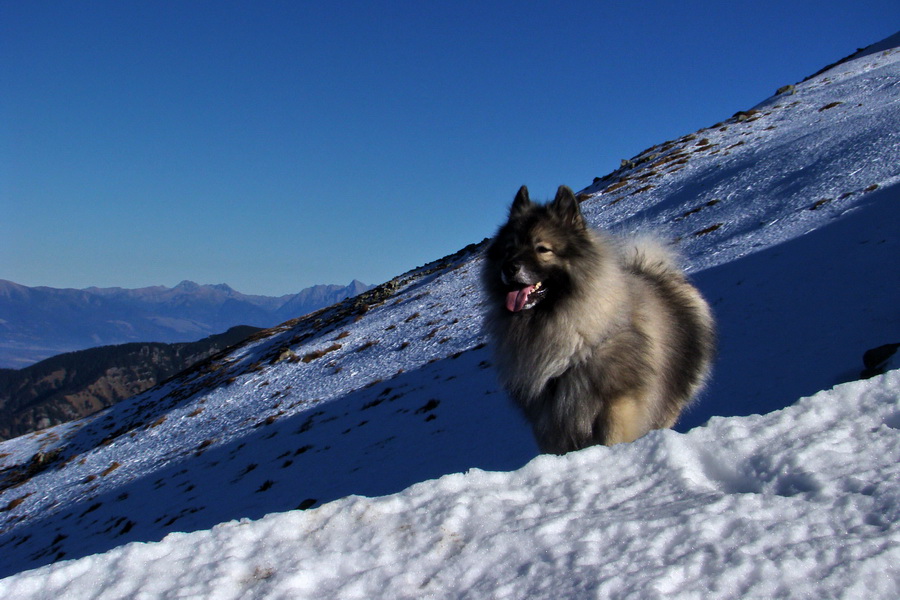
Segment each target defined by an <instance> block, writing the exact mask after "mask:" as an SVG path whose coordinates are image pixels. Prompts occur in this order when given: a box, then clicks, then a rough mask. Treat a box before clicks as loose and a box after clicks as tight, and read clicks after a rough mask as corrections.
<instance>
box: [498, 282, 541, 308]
mask: <svg viewBox="0 0 900 600" xmlns="http://www.w3.org/2000/svg"><path fill="white" fill-rule="evenodd" d="M546 293H547V288H545V287H544V286H543V284H542V283H541V282H540V281H538V282H537V283H535V284H534V285H526V286H525V287H523V288H520V289H517V290H512V291H510V292H509V293H507V294H506V310H508V311H509V312H519V311H522V310H528V309H529V308H534V307H535V305H536V304H537V303H538V302H540V301H541V300H542V299H543V298H544V294H546Z"/></svg>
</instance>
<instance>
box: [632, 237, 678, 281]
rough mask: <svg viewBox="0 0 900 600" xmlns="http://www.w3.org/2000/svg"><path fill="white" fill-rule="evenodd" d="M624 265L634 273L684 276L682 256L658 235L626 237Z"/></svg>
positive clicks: (654, 275)
mask: <svg viewBox="0 0 900 600" xmlns="http://www.w3.org/2000/svg"><path fill="white" fill-rule="evenodd" d="M621 256H622V266H623V267H624V268H625V269H626V270H628V271H631V272H633V273H638V274H644V275H649V276H651V277H676V278H678V279H683V278H684V271H683V270H682V267H681V264H680V263H681V257H680V256H679V255H678V253H677V251H676V250H675V249H674V248H673V247H672V246H671V244H667V243H665V242H664V241H662V240H660V239H659V238H658V237H654V236H652V235H640V236H635V237H631V238H628V239H626V240H625V241H623V243H622V247H621Z"/></svg>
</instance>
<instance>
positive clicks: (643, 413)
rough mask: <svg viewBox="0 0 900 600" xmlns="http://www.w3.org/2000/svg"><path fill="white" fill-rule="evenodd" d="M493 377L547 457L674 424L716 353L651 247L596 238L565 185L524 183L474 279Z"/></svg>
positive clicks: (673, 271)
mask: <svg viewBox="0 0 900 600" xmlns="http://www.w3.org/2000/svg"><path fill="white" fill-rule="evenodd" d="M482 283H483V285H484V288H485V291H486V294H487V299H488V302H489V308H488V313H487V317H486V322H485V325H486V329H487V331H488V334H489V336H490V338H491V340H492V342H493V347H494V354H495V358H496V363H497V368H498V370H499V373H500V378H501V381H502V383H503V385H504V386H505V388H506V390H507V391H508V393H509V394H510V396H511V397H512V398H513V400H515V402H516V403H517V404H518V405H519V406H520V407H521V409H522V410H523V411H524V413H525V416H526V417H527V418H528V420H529V421H530V423H531V425H532V429H533V431H534V435H535V437H536V438H537V442H538V445H539V446H540V448H541V450H542V451H543V452H547V453H556V454H563V453H565V452H569V451H571V450H578V449H580V448H584V447H586V446H590V445H594V444H606V445H611V444H617V443H620V442H630V441H632V440H634V439H636V438H638V437H640V436H642V435H644V434H645V433H647V432H648V431H650V430H652V429H659V428H665V427H672V426H673V425H674V424H675V422H676V421H677V419H678V416H679V415H680V413H681V411H682V409H683V408H684V407H685V406H686V405H687V404H688V403H689V402H690V401H691V399H692V398H693V397H694V395H695V394H696V393H697V391H698V390H699V389H700V388H701V387H702V385H703V383H704V381H705V379H706V377H707V375H708V373H709V369H710V363H711V361H712V357H713V354H714V346H715V331H714V323H713V317H712V313H711V311H710V309H709V305H708V304H707V303H706V302H705V301H704V299H703V297H702V296H701V295H700V293H699V292H698V291H697V289H696V288H695V287H694V286H693V285H691V284H690V283H689V282H688V280H687V277H686V276H685V274H684V272H683V271H682V270H681V269H680V268H678V266H677V265H676V261H675V259H674V257H673V256H672V254H671V253H670V252H669V251H668V250H667V249H666V248H664V247H663V245H662V244H660V243H658V242H655V241H653V240H650V239H644V240H640V241H634V240H633V241H631V242H627V243H626V242H621V241H615V240H613V239H611V238H609V237H607V236H605V235H603V234H600V233H599V232H595V231H592V230H591V229H590V228H589V227H588V226H587V224H586V223H585V220H584V218H583V216H582V214H581V210H580V207H579V205H578V201H577V200H576V199H575V195H574V194H573V193H572V190H571V189H569V188H568V187H565V186H561V187H560V188H559V190H558V192H557V194H556V198H555V199H554V200H553V202H551V203H549V204H536V203H533V202H532V201H531V200H530V199H529V197H528V189H527V188H526V187H524V186H523V187H522V188H521V189H520V190H519V192H518V194H517V195H516V197H515V200H514V201H513V203H512V206H511V208H510V211H509V220H508V221H507V222H506V224H504V225H503V226H502V227H500V229H499V231H498V232H497V235H496V236H495V237H494V239H493V241H492V242H491V244H490V246H489V248H488V250H487V255H486V259H485V261H484V268H483V272H482Z"/></svg>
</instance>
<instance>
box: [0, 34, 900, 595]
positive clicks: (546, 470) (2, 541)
mask: <svg viewBox="0 0 900 600" xmlns="http://www.w3.org/2000/svg"><path fill="white" fill-rule="evenodd" d="M898 45H900V36H893V38H890V39H889V40H886V41H885V42H883V43H882V47H881V48H879V49H878V50H877V51H872V50H869V51H866V52H863V53H860V54H859V55H858V56H857V57H855V58H851V59H850V60H847V61H845V62H842V63H840V64H838V65H836V66H834V67H832V68H830V69H828V70H826V71H824V72H822V73H820V74H817V75H816V76H815V77H812V78H810V79H809V80H807V81H805V82H802V83H799V84H797V85H796V87H795V88H794V89H793V90H789V91H785V92H784V93H781V94H777V95H776V96H774V97H772V98H770V99H768V100H766V101H764V102H762V103H761V104H760V105H758V106H757V107H755V108H754V109H752V110H748V111H746V112H745V113H743V114H740V115H738V116H736V117H733V118H730V119H728V120H726V121H723V122H722V123H720V124H717V125H715V126H713V127H710V128H708V129H705V130H702V131H699V132H696V133H695V134H692V135H688V136H685V137H683V138H681V139H679V140H674V141H672V142H667V143H663V144H660V145H658V146H656V147H654V148H651V149H648V150H647V151H646V152H644V153H641V155H639V156H637V157H634V158H633V159H631V161H630V162H628V163H627V164H626V166H625V167H623V168H622V169H620V170H619V171H617V172H616V173H613V174H611V175H610V176H608V177H606V178H604V179H603V180H597V181H595V183H594V185H592V186H590V187H589V188H587V189H586V190H585V193H586V194H587V195H588V196H589V197H588V198H587V199H586V200H585V201H584V203H583V205H582V206H583V208H584V211H585V213H586V215H587V216H588V219H589V220H590V221H591V222H592V223H593V224H595V225H598V226H604V227H608V228H611V229H614V230H618V231H620V232H624V233H630V232H634V231H642V230H644V229H654V230H657V231H659V232H661V233H662V234H663V235H666V236H670V237H673V238H676V239H677V240H678V244H679V247H680V249H681V250H682V252H683V254H684V257H685V261H686V264H687V265H688V267H689V269H690V270H691V272H692V273H693V276H694V278H695V280H696V281H697V283H698V285H699V287H700V288H701V290H702V291H703V292H704V293H705V294H706V295H707V296H708V297H709V299H710V301H711V302H712V304H713V306H714V310H715V312H716V314H717V317H718V319H719V321H720V329H721V331H720V335H721V352H720V358H719V360H718V362H717V365H716V370H715V373H714V377H713V381H712V382H711V385H710V387H709V389H708V390H707V392H706V393H705V394H704V396H703V397H702V398H701V400H700V402H698V404H697V405H696V406H695V407H694V408H693V409H692V410H691V412H689V413H688V414H687V415H686V416H685V418H684V419H683V422H682V424H681V425H680V427H679V430H680V431H685V430H687V429H689V428H691V427H693V426H695V425H699V424H700V423H703V422H705V421H707V419H709V417H711V416H719V417H731V418H727V419H725V418H716V419H713V420H712V421H710V423H709V424H708V425H707V426H706V427H701V428H694V429H691V430H690V431H689V432H688V433H677V432H671V431H667V432H655V433H653V434H651V435H649V436H647V437H646V438H644V439H641V440H639V441H637V442H635V443H633V444H630V445H625V446H620V447H615V448H611V449H607V448H594V449H588V450H585V451H583V452H578V453H573V454H571V455H567V456H565V457H544V456H542V457H538V458H535V457H536V455H537V449H536V447H535V445H534V443H533V441H532V439H531V436H530V432H529V430H528V427H527V425H526V424H525V423H524V422H523V420H522V419H521V417H520V416H519V415H518V414H517V413H516V412H515V411H514V410H513V409H512V408H511V406H510V404H509V402H508V400H507V399H506V397H505V395H504V394H503V393H502V392H501V391H500V390H499V389H498V387H497V384H496V382H495V379H494V373H493V370H492V369H491V365H490V361H491V357H490V349H489V348H488V347H485V346H484V341H485V340H484V338H483V336H482V333H481V327H480V324H481V313H482V302H483V297H482V295H481V293H480V290H479V286H478V272H479V269H480V265H481V251H482V250H483V245H473V246H470V247H468V248H466V249H464V250H462V251H460V252H459V253H458V254H456V255H454V256H451V257H447V258H445V259H442V260H440V261H437V262H435V263H432V264H430V265H426V266H425V267H421V268H419V269H416V270H414V271H411V272H410V273H407V274H404V275H402V276H400V277H398V278H397V279H395V280H393V281H391V282H388V283H386V284H384V285H383V286H380V287H379V288H376V289H375V290H373V291H371V292H368V293H366V294H363V295H362V296H361V297H359V298H358V299H356V300H352V301H346V302H344V303H342V304H339V305H336V306H334V307H331V308H329V309H326V310H324V311H320V312H319V313H316V314H314V315H311V316H309V317H306V318H303V319H299V320H297V321H293V322H288V323H286V324H284V325H282V326H280V327H278V328H275V329H273V330H270V331H268V332H266V333H265V334H262V335H260V336H258V337H257V338H256V339H254V340H252V341H250V342H248V343H247V344H245V345H243V346H242V347H239V348H236V349H234V350H233V351H231V352H228V353H225V354H223V355H221V356H218V357H216V358H214V359H213V360H211V361H210V362H209V363H207V364H206V365H204V366H202V367H198V368H196V369H194V370H193V371H191V372H188V373H185V374H182V375H180V376H178V377H176V378H174V379H173V380H171V381H169V382H167V383H165V384H163V385H161V386H158V387H157V388H155V389H153V390H150V391H148V392H146V393H145V394H142V395H140V396H137V397H135V398H132V399H130V400H129V401H126V402H123V403H121V404H119V405H117V406H115V407H112V408H111V409H109V410H107V411H106V412H104V413H101V414H99V415H96V416H94V417H92V418H88V419H84V420H82V421H79V422H76V423H71V424H67V425H64V426H60V427H56V428H53V429H49V430H45V431H43V432H39V433H37V434H34V435H30V436H25V437H22V438H18V439H16V440H10V441H9V442H6V443H4V444H0V469H2V471H0V490H2V491H0V577H6V579H2V580H0V595H2V597H17V598H18V597H23V598H27V597H35V598H40V597H47V598H50V597H52V598H56V597H62V596H63V595H64V596H65V597H67V598H68V597H72V598H81V597H103V598H120V597H121V598H124V597H142V595H143V597H202V596H210V597H217V598H218V597H222V598H227V597H242V598H244V597H246V598H251V597H267V598H268V597H284V598H298V597H310V598H313V597H315V598H329V597H335V598H355V597H361V598H362V597H373V595H374V596H376V597H377V596H378V595H380V593H381V592H383V593H388V592H384V590H390V593H388V595H389V596H390V597H397V598H402V597H410V598H412V597H427V596H429V595H430V596H432V597H476V598H480V597H498V598H505V597H508V598H519V597H546V598H551V597H553V598H565V597H572V598H574V597H578V598H580V597H594V596H598V597H629V596H630V597H642V598H644V597H654V596H658V597H662V596H672V595H675V596H681V597H705V596H706V595H707V593H708V592H713V593H715V594H716V595H718V596H721V597H772V596H796V597H800V596H807V595H808V594H809V595H811V596H812V597H841V596H845V597H858V596H859V594H858V593H857V592H861V591H862V590H863V589H864V588H865V589H868V590H869V591H868V592H867V593H866V594H865V597H885V598H888V597H895V596H896V593H897V592H898V578H900V570H898V567H897V565H898V561H897V558H898V556H897V553H898V550H897V541H898V540H897V530H898V528H897V510H898V508H897V507H898V506H900V505H898V495H897V489H898V488H897V484H896V480H897V477H896V475H897V473H896V464H897V462H898V448H897V444H898V439H900V438H898V437H897V431H896V430H897V428H898V427H900V416H898V415H900V406H898V398H900V394H898V389H900V378H898V374H897V373H896V372H892V373H890V374H888V375H886V376H883V377H880V378H877V379H874V380H869V381H867V382H859V383H850V384H847V385H843V386H841V387H839V388H836V389H835V390H833V391H831V392H823V393H821V394H818V395H816V396H815V397H814V398H812V399H809V400H804V401H802V402H800V403H797V404H796V405H794V406H791V407H790V408H787V409H785V410H783V411H780V412H775V413H771V411H774V410H777V409H781V408H783V407H785V406H788V405H790V404H792V403H793V402H794V401H795V400H796V399H797V398H798V397H800V396H804V395H811V394H814V393H815V392H817V391H818V390H821V389H827V388H831V387H832V386H833V385H834V384H835V383H838V382H841V381H848V380H852V379H855V378H856V377H857V376H858V371H859V370H861V368H862V364H861V360H860V357H861V355H862V353H863V352H864V351H865V350H866V349H868V348H871V347H874V346H878V345H881V344H884V343H888V342H897V341H900V340H898V339H897V338H900V324H898V317H900V314H898V313H900V311H898V309H897V306H900V304H898V302H897V299H898V296H900V293H898V292H900V282H898V280H897V278H896V277H895V276H892V275H891V273H892V272H894V271H895V270H896V264H897V258H898V256H900V252H898V237H900V236H898V230H897V227H896V224H897V223H898V222H900V221H898V216H900V215H898V207H900V187H898V182H900V50H897V49H896V47H897V46H898ZM512 192H514V190H512V191H511V196H512ZM753 413H771V414H766V415H764V416H762V417H759V416H754V417H744V418H738V417H735V416H734V415H749V414H753ZM473 469H474V470H473ZM488 471H494V472H488ZM454 473H455V474H454ZM460 473H462V474H460ZM442 476H444V477H442ZM892 480H893V481H892ZM410 486H413V487H410ZM390 494H395V495H390ZM359 496H386V497H383V498H375V499H365V498H361V497H359ZM310 508H314V510H300V511H292V509H310ZM284 511H292V512H288V513H285V514H272V513H281V512H284ZM266 515H270V516H266ZM253 520H258V521H253ZM177 532H194V533H177ZM159 540H163V541H162V542H160V541H159ZM148 542H149V543H148ZM60 561H62V562H60ZM51 563H55V564H51ZM48 565H49V566H48ZM35 568H37V570H32V571H28V569H35Z"/></svg>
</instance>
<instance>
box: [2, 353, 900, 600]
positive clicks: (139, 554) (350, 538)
mask: <svg viewBox="0 0 900 600" xmlns="http://www.w3.org/2000/svg"><path fill="white" fill-rule="evenodd" d="M898 428H900V371H892V372H889V373H887V374H886V375H883V376H880V377H877V378H874V379H871V380H867V381H859V382H853V383H848V384H844V385H840V386H838V387H836V388H834V389H833V390H831V391H825V392H821V393H818V394H816V395H815V396H812V397H810V398H805V399H803V400H800V401H799V402H797V403H796V404H795V405H793V406H791V407H788V408H786V409H783V410H780V411H777V412H774V413H770V414H767V415H762V416H750V417H732V418H717V419H713V420H712V421H711V422H710V423H709V425H707V426H706V427H701V428H697V429H695V430H692V431H690V432H688V433H686V434H680V433H676V432H674V431H660V432H655V433H653V434H651V435H649V436H647V437H645V438H643V439H641V440H639V441H637V442H635V443H633V444H626V445H622V446H617V447H613V448H604V447H595V448H590V449H587V450H584V451H581V452H577V453H572V454H569V455H567V456H564V457H555V456H540V457H538V458H536V459H534V460H533V461H531V462H530V463H529V464H528V465H526V466H525V467H523V468H522V469H519V470H517V471H513V472H509V473H497V472H486V471H479V470H472V471H469V472H468V473H465V474H456V475H448V476H445V477H442V478H440V479H438V480H434V481H428V482H423V483H420V484H417V485H415V486H413V487H411V488H409V489H407V490H405V491H403V492H401V493H398V494H395V495H392V496H386V497H382V498H374V499H370V498H363V497H358V496H357V497H349V498H346V499H343V500H340V501H336V502H333V503H330V504H327V505H325V506H322V507H320V508H318V509H315V510H311V511H306V512H302V511H294V512H289V513H283V514H274V515H270V516H267V517H265V518H263V519H261V520H259V521H246V520H244V521H236V522H230V523H226V524H223V525H220V526H217V527H215V528H213V529H212V530H210V531H200V532H196V533H191V534H172V535H169V536H168V537H166V538H165V539H164V540H163V541H162V542H158V543H132V544H128V545H126V546H123V547H120V548H117V549H115V550H112V551H109V552H107V553H105V554H99V555H94V556H88V557H85V558H82V559H79V560H74V561H68V562H61V563H57V564H55V565H50V566H47V567H43V568H40V569H37V570H34V571H28V572H25V573H21V574H19V575H16V576H13V577H10V578H7V579H5V580H2V581H0V597H4V598H23V599H24V598H34V599H38V598H47V599H54V600H55V599H57V598H62V597H64V598H66V599H67V600H77V599H81V598H85V599H87V598H92V599H94V598H96V599H110V600H111V599H114V598H217V599H220V600H224V599H229V598H234V599H247V598H290V599H297V598H317V599H323V598H341V599H350V598H376V597H390V598H497V599H502V598H510V599H520V598H553V599H560V598H586V597H598V598H641V599H642V600H644V599H648V598H707V597H710V596H711V595H714V596H715V597H717V598H774V597H795V598H799V597H809V598H875V597H878V598H896V597H898V595H900V527H898V517H900V435H898V431H897V429H898Z"/></svg>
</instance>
